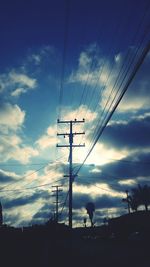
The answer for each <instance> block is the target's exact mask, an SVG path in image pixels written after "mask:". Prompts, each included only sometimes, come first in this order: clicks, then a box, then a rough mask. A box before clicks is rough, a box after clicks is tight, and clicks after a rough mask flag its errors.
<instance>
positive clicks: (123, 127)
mask: <svg viewBox="0 0 150 267" xmlns="http://www.w3.org/2000/svg"><path fill="white" fill-rule="evenodd" d="M149 136H150V114H145V115H144V116H141V117H137V118H133V119H131V120H130V121H129V122H128V123H124V122H121V121H120V122H117V123H115V122H114V123H113V124H110V125H108V126H107V128H106V129H105V132H104V133H103V136H102V139H101V142H103V143H104V144H105V145H106V146H107V147H110V146H111V147H115V148H117V149H125V148H126V149H135V148H136V149H137V148H144V147H145V148H147V147H148V146H150V138H149Z"/></svg>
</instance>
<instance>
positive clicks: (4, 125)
mask: <svg viewBox="0 0 150 267" xmlns="http://www.w3.org/2000/svg"><path fill="white" fill-rule="evenodd" d="M24 121H25V111H23V110H21V109H20V107H19V106H18V105H12V104H10V103H4V104H2V105H1V107H0V132H1V136H0V152H1V153H0V160H1V161H2V162H4V161H7V160H9V159H15V160H17V161H20V162H22V163H27V162H29V159H30V158H31V157H33V156H37V155H38V151H37V150H36V149H33V148H32V147H30V146H28V145H25V144H24V143H23V139H22V137H21V136H20V132H21V130H22V128H23V125H24Z"/></svg>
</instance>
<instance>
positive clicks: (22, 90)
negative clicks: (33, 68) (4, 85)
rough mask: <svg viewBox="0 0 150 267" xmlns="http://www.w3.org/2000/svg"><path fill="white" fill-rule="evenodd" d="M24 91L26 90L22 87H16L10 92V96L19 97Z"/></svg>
mask: <svg viewBox="0 0 150 267" xmlns="http://www.w3.org/2000/svg"><path fill="white" fill-rule="evenodd" d="M24 93H26V90H25V89H24V88H17V89H15V90H14V91H13V92H12V93H11V96H14V97H19V96H20V95H21V94H24Z"/></svg>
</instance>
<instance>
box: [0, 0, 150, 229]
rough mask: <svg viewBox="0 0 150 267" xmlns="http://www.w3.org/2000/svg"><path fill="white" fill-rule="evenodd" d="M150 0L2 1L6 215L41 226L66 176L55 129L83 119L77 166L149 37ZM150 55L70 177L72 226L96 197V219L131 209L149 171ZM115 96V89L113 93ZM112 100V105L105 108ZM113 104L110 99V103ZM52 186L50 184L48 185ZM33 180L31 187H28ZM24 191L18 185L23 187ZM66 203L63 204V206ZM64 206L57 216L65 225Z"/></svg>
mask: <svg viewBox="0 0 150 267" xmlns="http://www.w3.org/2000/svg"><path fill="white" fill-rule="evenodd" d="M149 18H150V5H149V1H117V0H113V1H108V0H107V1H96V0H94V1H85V0H82V1H74V0H72V1H59V0H57V1H56V0H55V1H13V2H11V1H1V8H0V32H1V49H0V59H1V62H0V132H1V137H0V151H1V154H0V187H1V202H2V205H3V214H4V222H5V223H8V224H11V225H18V226H21V225H28V224H29V223H43V222H45V221H46V220H47V219H48V218H49V217H50V216H51V215H52V214H53V212H54V208H55V207H54V204H53V198H52V197H51V196H52V187H51V186H52V185H55V184H56V183H57V180H60V184H63V194H62V197H61V198H62V199H61V201H62V202H63V201H64V200H65V196H66V193H67V190H68V181H67V179H64V177H63V176H64V174H67V173H68V149H57V148H56V144H57V143H58V142H59V143H60V144H62V143H67V142H68V139H67V138H66V139H63V138H59V139H58V138H57V132H66V131H68V125H66V126H62V125H57V119H58V118H59V119H63V120H65V119H69V120H74V119H75V118H76V119H79V120H82V119H83V118H85V124H84V125H77V126H74V131H85V133H86V134H85V136H84V137H83V136H82V137H77V136H76V137H75V138H74V139H75V143H77V144H79V143H81V142H83V143H85V144H86V146H85V148H80V149H74V151H73V161H74V171H76V170H77V169H78V167H79V166H80V164H81V163H82V162H83V160H84V159H85V157H86V155H87V153H88V151H89V149H90V147H91V145H92V144H93V142H94V140H95V138H96V136H97V135H98V131H99V129H100V126H101V123H102V119H104V118H105V115H109V112H110V108H111V107H113V106H112V105H111V102H112V100H113V98H114V97H115V95H117V92H119V91H118V90H121V89H122V88H123V87H124V86H125V84H126V82H127V81H128V79H129V77H130V74H131V73H132V71H133V69H134V67H135V66H136V64H137V62H138V60H139V58H140V56H141V54H142V51H143V49H144V47H145V46H146V44H147V43H148V41H149V38H150V31H149V25H150V19H149ZM149 69H150V54H149V53H148V54H147V56H146V58H145V60H144V62H143V64H142V66H141V67H140V69H139V71H138V72H137V74H136V76H135V78H134V80H133V81H132V83H131V84H130V86H129V88H128V90H127V92H126V94H125V96H124V97H123V99H122V101H121V103H120V104H119V106H118V108H117V110H116V111H115V113H114V115H113V117H112V118H111V120H110V121H109V123H108V125H107V127H106V128H105V130H104V132H103V134H102V136H101V137H100V139H99V140H98V142H97V143H96V145H95V147H94V149H93V150H92V152H91V153H90V156H89V157H88V159H87V161H86V163H85V164H84V166H83V167H82V168H81V170H80V172H79V173H78V177H77V178H76V180H75V182H74V200H73V203H74V204H73V224H74V225H82V223H83V217H86V216H87V214H86V210H85V205H86V203H87V202H88V201H93V202H94V203H95V206H96V212H95V221H96V223H97V225H98V224H100V223H101V222H102V220H103V218H104V217H111V216H116V215H120V214H123V213H125V212H127V211H126V210H125V206H124V205H123V204H122V203H121V199H122V198H123V197H124V195H125V194H124V192H125V190H126V189H130V188H132V187H133V186H136V185H137V184H138V183H141V184H145V183H146V184H148V183H149V178H150V173H149V170H148V162H150V155H149V153H150V142H149V136H150V109H149V103H150V93H149V82H150V81H149V79H150V78H149ZM117 96H118V95H117ZM106 104H107V105H106ZM112 104H113V103H112ZM44 184H46V185H45V186H43V185H44ZM31 187H34V188H31ZM19 190H20V191H19ZM60 210H61V206H60ZM67 214H68V210H67V207H66V208H65V209H64V213H63V214H62V218H61V220H62V221H64V220H65V222H66V223H67Z"/></svg>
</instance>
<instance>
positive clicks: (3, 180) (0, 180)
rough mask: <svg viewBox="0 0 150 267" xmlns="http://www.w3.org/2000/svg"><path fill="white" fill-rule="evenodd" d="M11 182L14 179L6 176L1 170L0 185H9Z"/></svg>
mask: <svg viewBox="0 0 150 267" xmlns="http://www.w3.org/2000/svg"><path fill="white" fill-rule="evenodd" d="M12 181H15V179H14V178H13V177H12V176H11V175H8V174H7V173H6V172H4V171H3V170H0V183H9V182H12Z"/></svg>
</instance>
